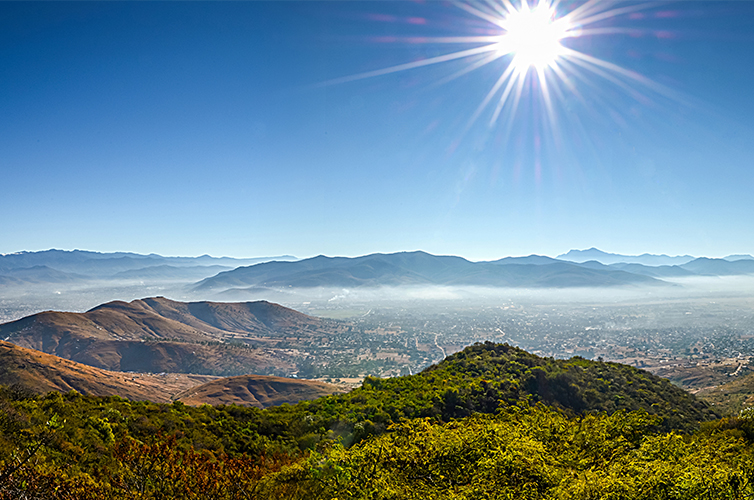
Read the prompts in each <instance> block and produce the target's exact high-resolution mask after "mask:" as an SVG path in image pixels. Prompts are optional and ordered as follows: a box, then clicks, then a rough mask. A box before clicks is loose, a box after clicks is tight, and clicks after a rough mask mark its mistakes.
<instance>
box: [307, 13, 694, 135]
mask: <svg viewBox="0 0 754 500" xmlns="http://www.w3.org/2000/svg"><path fill="white" fill-rule="evenodd" d="M454 5H456V6H457V7H459V8H460V9H462V10H464V11H466V12H467V13H469V14H471V15H472V16H474V17H476V18H478V19H481V20H483V21H485V22H487V23H489V25H490V26H489V27H488V29H486V30H485V31H486V32H487V34H485V35H482V36H480V35H469V36H447V37H421V38H417V37H407V38H403V39H402V38H400V37H394V38H393V39H392V40H391V41H393V42H404V43H411V44H413V43H426V44H433V45H440V44H447V45H452V44H457V45H462V46H464V48H463V49H462V50H458V51H455V52H448V53H444V54H441V55H438V56H435V57H430V58H427V59H421V60H418V61H413V62H409V63H405V64H399V65H397V66H391V67H387V68H382V69H378V70H374V71H369V72H365V73H359V74H356V75H350V76H346V77H342V78H337V79H334V80H330V81H327V82H323V83H322V84H320V85H333V84H342V83H346V82H352V81H356V80H361V79H365V78H373V77H379V76H383V75H389V74H392V73H397V72H401V71H409V70H415V69H418V68H422V67H426V66H431V65H436V64H444V63H449V62H451V61H467V64H466V65H465V66H464V67H463V68H461V69H460V70H457V71H456V72H455V73H453V74H451V75H449V76H447V77H445V78H442V79H441V80H440V81H438V83H446V82H448V81H450V80H453V79H456V78H459V77H461V76H463V75H465V74H467V73H470V72H472V71H475V70H477V69H479V68H482V67H484V66H488V65H490V64H492V63H496V64H498V65H499V67H500V75H499V77H498V78H497V80H496V81H495V82H494V83H493V84H492V87H491V88H490V90H489V92H488V93H487V95H486V96H484V97H483V98H482V99H481V102H480V104H479V106H478V107H477V108H476V110H475V112H474V113H472V116H471V117H470V119H469V121H468V123H467V125H466V127H465V129H464V130H463V132H462V133H461V134H460V135H461V136H463V135H464V134H465V133H466V132H468V130H469V129H470V128H471V127H472V125H473V124H474V123H476V122H477V120H478V119H479V118H480V117H481V116H482V115H483V114H485V113H489V115H488V116H489V121H488V126H490V127H492V126H495V125H496V124H497V123H498V122H499V120H500V119H501V117H505V118H506V119H507V121H508V128H510V126H511V123H512V121H513V119H514V117H515V116H516V113H517V110H518V108H519V103H520V101H521V99H522V96H523V95H524V94H525V89H534V92H537V93H538V94H539V98H540V99H541V102H542V103H543V106H541V107H538V108H539V109H542V110H543V111H544V114H545V118H546V123H547V124H549V130H551V131H553V130H556V129H557V120H556V115H557V113H556V110H555V102H556V101H557V100H560V101H565V100H567V99H568V97H569V96H572V97H575V98H576V100H578V101H580V102H582V103H587V102H591V103H592V107H594V108H599V109H604V108H605V107H609V106H610V101H611V100H610V99H609V98H601V97H600V95H599V89H598V86H597V85H596V82H598V81H599V80H603V81H605V82H608V83H609V84H610V85H612V86H613V87H614V88H617V89H620V91H622V92H624V93H625V94H626V95H628V96H630V97H631V98H633V99H635V100H636V101H637V102H639V103H646V102H648V101H650V99H649V98H648V97H647V96H648V95H653V96H663V97H665V98H670V99H671V100H675V101H683V100H684V99H682V98H681V97H680V96H679V94H677V93H676V92H674V91H672V90H670V89H668V88H666V87H664V86H662V85H659V84H657V83H655V82H653V81H652V80H650V79H648V78H646V77H644V76H642V75H640V74H639V73H636V72H634V71H631V70H629V69H626V68H623V67H621V66H619V65H617V64H615V63H612V62H609V61H605V60H603V59H599V58H597V57H595V56H593V55H590V54H586V53H584V52H580V51H578V50H575V49H573V48H571V47H569V46H568V44H567V43H566V44H564V43H563V42H564V41H567V40H568V39H574V38H577V37H583V36H590V37H592V36H610V35H625V34H631V35H632V36H633V35H634V34H635V32H636V30H635V29H628V28H621V27H615V26H612V25H605V23H604V21H608V20H612V19H620V18H623V19H629V20H630V19H639V18H642V17H644V16H643V15H641V13H640V12H639V11H642V10H646V9H650V8H653V7H654V6H655V4H650V3H635V2H631V1H623V0H587V1H586V2H583V3H581V4H578V5H576V6H575V7H574V4H573V3H572V2H568V6H567V7H570V10H568V9H567V7H564V3H559V1H558V0H532V3H530V1H529V0H520V1H519V2H518V3H517V4H515V5H514V3H512V1H511V0H480V1H476V2H474V1H472V2H459V3H455V4H454ZM608 24H611V23H608ZM527 81H528V82H530V83H532V85H526V82H527ZM534 82H536V85H534V84H533V83H534ZM580 87H589V93H588V94H587V96H588V98H587V96H585V95H583V94H582V93H581V91H580ZM527 92H528V94H527V96H528V97H529V98H534V95H533V93H532V92H531V91H529V90H527Z"/></svg>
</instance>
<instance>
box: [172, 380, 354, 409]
mask: <svg viewBox="0 0 754 500" xmlns="http://www.w3.org/2000/svg"><path fill="white" fill-rule="evenodd" d="M339 392H343V389H342V388H341V387H338V386H335V385H332V384H326V383H324V382H318V381H315V380H300V379H295V378H282V377H265V376H261V375H241V376H239V377H229V378H222V379H218V380H213V381H211V382H207V383H206V384H203V385H200V386H198V387H193V388H191V389H189V390H187V391H185V392H183V393H181V394H178V395H177V396H176V399H177V400H180V401H182V402H184V403H186V404H188V405H193V406H198V405H200V404H205V403H206V404H211V405H219V404H225V405H229V404H236V405H243V406H256V407H257V408H267V407H269V406H276V405H281V404H283V403H289V404H293V403H297V402H298V401H302V400H309V399H317V398H319V397H322V396H327V395H330V394H335V393H339Z"/></svg>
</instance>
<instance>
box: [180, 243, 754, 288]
mask: <svg viewBox="0 0 754 500" xmlns="http://www.w3.org/2000/svg"><path fill="white" fill-rule="evenodd" d="M597 252H599V251H597ZM652 257H664V256H652ZM673 259H675V258H673ZM678 259H681V260H685V259H686V258H685V257H684V258H678ZM690 259H691V260H688V261H685V262H684V263H683V264H673V265H666V264H663V265H657V266H650V265H646V264H640V263H636V262H633V263H632V262H616V263H613V264H609V265H607V264H604V263H602V262H599V261H596V260H587V261H585V262H568V261H563V260H558V259H553V258H551V257H545V256H540V255H530V256H527V257H506V258H503V259H499V260H496V261H489V262H471V261H468V260H466V259H463V258H461V257H455V256H437V255H431V254H428V253H426V252H400V253H393V254H379V253H377V254H371V255H365V256H361V257H353V258H349V257H326V256H323V255H320V256H317V257H312V258H310V259H304V260H299V261H295V262H276V261H272V262H265V263H260V264H255V265H252V266H244V267H239V268H236V269H233V270H230V271H224V272H221V273H219V274H217V275H216V276H212V277H209V278H206V279H204V280H201V281H199V282H198V283H197V284H196V285H195V286H194V287H193V288H192V290H193V291H194V292H206V291H220V290H233V291H234V293H238V292H240V291H242V290H258V289H265V288H266V289H286V288H312V287H342V288H356V287H375V286H404V285H424V286H431V285H435V286H437V285H439V286H483V287H516V288H519V287H520V288H524V287H526V288H544V287H556V288H560V287H606V286H626V285H663V284H667V283H666V282H664V281H663V280H662V278H677V277H688V276H725V275H738V274H751V273H754V260H749V259H741V260H735V261H729V260H726V259H708V258H698V259H694V258H693V257H691V258H690ZM645 260H646V259H645ZM650 260H651V259H650ZM654 260H655V261H664V260H667V259H664V258H660V259H654Z"/></svg>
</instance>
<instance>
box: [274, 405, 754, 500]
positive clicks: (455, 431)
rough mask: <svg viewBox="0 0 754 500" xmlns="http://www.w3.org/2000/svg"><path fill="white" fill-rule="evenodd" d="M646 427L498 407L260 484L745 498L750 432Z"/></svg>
mask: <svg viewBox="0 0 754 500" xmlns="http://www.w3.org/2000/svg"><path fill="white" fill-rule="evenodd" d="M656 420H657V417H653V416H651V415H649V414H648V413H646V412H643V411H636V412H628V413H626V412H617V413H614V414H613V415H607V414H599V415H587V416H584V417H576V418H573V417H572V418H568V417H566V416H565V415H563V414H562V413H561V412H558V411H556V410H553V409H549V408H546V407H543V406H536V407H531V408H529V407H526V406H523V407H518V406H514V407H509V408H507V409H505V410H504V411H502V412H501V413H500V414H499V415H496V416H492V415H475V416H472V417H468V418H466V419H463V420H459V421H455V422H451V423H448V424H437V423H433V422H431V421H428V420H425V419H416V420H411V421H407V422H405V423H403V424H401V425H398V426H396V427H395V428H394V429H393V430H392V432H390V433H388V434H386V435H384V436H381V437H379V438H376V439H372V440H369V441H365V442H362V443H360V444H359V445H356V446H354V447H352V448H350V449H345V448H343V447H341V446H336V447H335V448H334V449H333V450H332V451H330V452H329V453H327V454H323V455H318V454H313V455H312V456H310V457H309V459H308V460H306V461H302V462H300V463H298V464H296V465H294V466H291V467H288V468H285V469H283V470H282V471H281V472H279V473H274V474H271V476H270V477H268V478H266V481H263V484H264V485H265V486H266V487H267V488H268V491H269V494H270V495H271V496H279V497H280V498H291V499H331V498H339V499H341V498H348V499H385V500H388V499H395V500H397V499H422V500H431V499H443V498H453V499H477V498H485V499H532V500H534V499H574V500H575V499H597V498H605V499H608V498H609V499H631V500H637V499H647V500H662V499H702V498H705V499H737V498H748V497H749V496H751V495H754V449H753V448H752V446H751V438H752V433H751V431H752V430H754V426H752V422H751V421H747V420H735V419H734V420H725V421H720V422H718V423H716V424H714V425H711V426H709V427H708V428H707V429H705V430H704V431H702V432H699V433H697V434H695V435H693V436H689V435H679V434H676V433H672V432H671V433H669V434H655V433H651V432H650V429H651V428H652V427H653V426H654V424H655V423H656Z"/></svg>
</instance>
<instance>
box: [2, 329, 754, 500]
mask: <svg viewBox="0 0 754 500" xmlns="http://www.w3.org/2000/svg"><path fill="white" fill-rule="evenodd" d="M545 404H547V405H549V406H544V405H545ZM530 405H533V406H530ZM714 417H715V415H714V414H713V413H712V412H711V410H710V409H709V408H708V407H706V405H704V404H703V403H700V402H698V401H696V400H695V399H694V398H693V397H692V396H690V395H688V394H686V393H685V392H683V391H681V390H680V389H678V388H676V387H674V386H672V385H671V384H670V383H669V382H667V381H664V380H662V379H659V378H657V377H653V376H652V375H650V374H648V373H646V372H643V371H641V370H637V369H635V368H631V367H628V366H623V365H619V364H614V363H602V362H592V361H587V360H584V359H582V358H573V359H570V360H554V359H544V358H539V357H537V356H534V355H531V354H529V353H526V352H525V351H522V350H520V349H516V348H513V347H510V346H507V345H498V344H479V345H475V346H472V347H469V348H467V349H465V350H464V351H462V352H460V353H457V354H456V355H454V356H451V357H449V358H448V359H446V360H445V361H443V362H442V363H440V364H438V365H437V366H432V367H430V368H428V369H427V370H425V371H424V372H422V373H420V374H417V375H414V376H410V377H400V378H394V379H384V380H383V379H376V378H368V379H367V380H365V382H364V384H363V386H362V387H360V388H358V389H356V390H354V391H352V392H350V393H348V394H344V395H339V396H327V397H324V398H320V399H318V400H315V401H309V402H301V403H298V404H296V405H282V406H279V407H274V408H270V409H267V410H259V409H256V408H244V407H237V406H218V407H211V406H207V405H205V406H202V407H199V408H193V407H189V406H185V405H183V404H182V403H174V404H155V403H150V402H132V401H127V400H124V399H121V398H118V397H109V398H98V397H91V396H84V395H80V394H78V393H75V392H71V393H68V394H65V395H61V394H59V393H49V394H47V395H44V396H38V395H34V394H31V393H25V392H23V391H21V390H18V389H14V388H2V389H0V499H3V498H61V499H63V498H75V499H86V498H92V499H104V498H208V499H209V498H213V499H214V498H217V499H226V498H227V499H235V498H260V499H262V498H327V499H331V498H396V499H397V498H418V497H420V496H421V497H424V498H472V497H473V498H642V495H644V497H645V498H703V495H702V496H699V492H701V491H707V492H708V498H738V497H737V496H735V495H739V494H742V493H741V492H743V491H747V492H748V491H749V490H748V489H747V488H749V489H750V488H751V486H750V482H749V481H751V480H752V478H754V476H753V474H754V472H753V470H754V469H752V448H751V444H750V443H751V441H752V438H753V437H754V425H753V424H752V422H754V421H752V420H751V419H749V418H742V419H732V420H725V421H718V422H717V423H716V424H714V425H708V426H707V427H705V428H703V429H702V430H701V431H697V432H696V433H694V434H688V433H687V432H690V431H691V430H693V429H697V428H698V427H699V422H700V421H704V420H710V419H712V418H714ZM671 429H675V430H676V431H681V432H682V433H681V434H677V433H673V432H671V433H663V432H667V431H669V430H671ZM704 470H707V471H708V472H707V473H706V474H707V475H708V476H709V474H712V476H709V477H714V478H715V479H714V481H713V483H714V487H712V486H711V484H713V483H709V481H708V482H707V483H705V482H704V481H703V480H702V479H703V477H707V476H703V471H704ZM642 471H643V472H642ZM647 474H649V476H647ZM645 476H646V477H645ZM650 478H654V479H651V481H655V482H656V484H655V483H651V485H650V483H648V482H647V481H650ZM721 481H722V483H721ZM708 483H709V484H708ZM705 484H707V487H708V489H707V490H702V489H701V488H703V487H704V486H703V485H705ZM720 484H724V485H727V486H719V485H720ZM611 485H612V486H611ZM662 485H665V486H662ZM650 486H651V487H650ZM611 488H612V489H611ZM662 488H666V490H667V491H665V490H662ZM679 488H680V489H679ZM726 488H727V489H726ZM661 490H662V491H665V493H662V491H661ZM639 493H641V494H639ZM676 493H677V494H676ZM694 494H697V496H693V495H694ZM705 494H706V493H705ZM662 495H665V496H664V497H663V496H662ZM673 495H675V496H673Z"/></svg>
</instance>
